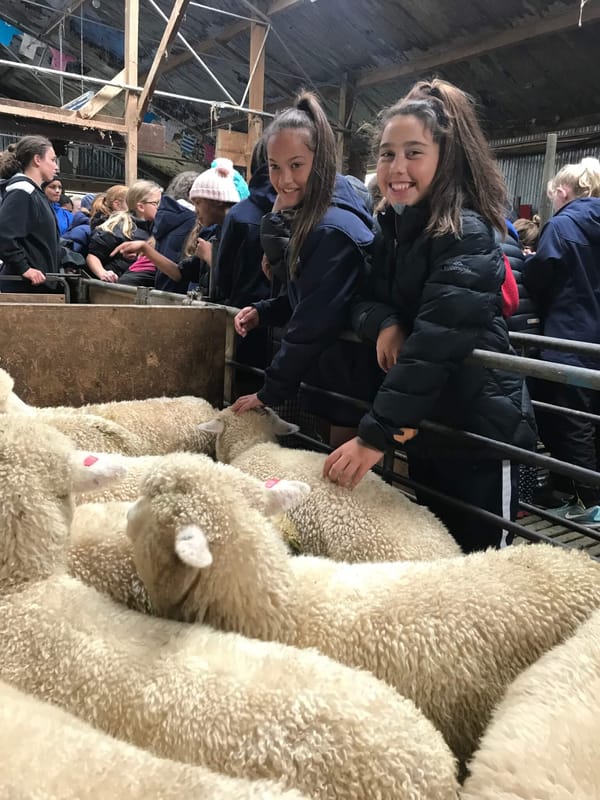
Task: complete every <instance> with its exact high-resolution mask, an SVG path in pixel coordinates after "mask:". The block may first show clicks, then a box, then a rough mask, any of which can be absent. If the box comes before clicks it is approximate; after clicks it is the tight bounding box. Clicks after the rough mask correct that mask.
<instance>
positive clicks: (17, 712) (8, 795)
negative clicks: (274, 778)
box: [0, 683, 302, 800]
mask: <svg viewBox="0 0 600 800" xmlns="http://www.w3.org/2000/svg"><path fill="white" fill-rule="evenodd" d="M0 797H2V798H4V800H115V798H118V800H147V798H152V800H186V798H187V800H193V799H194V798H200V797H202V799H203V800H223V798H227V800H302V795H300V794H299V793H298V792H295V791H293V790H292V791H288V792H286V791H283V790H282V789H281V788H278V787H277V786H276V785H275V784H274V783H271V782H267V781H255V782H252V781H245V780H240V779H239V778H227V777H225V776H224V775H219V774H218V773H216V772H211V771H210V770H207V769H206V768H204V767H192V766H190V765H188V764H180V763H177V762H175V761H168V760H166V759H160V758H156V757H154V756H152V755H150V754H149V753H147V752H146V751H145V750H140V749H138V748H137V747H133V746H132V745H129V744H125V743H124V742H120V741H118V740H117V739H113V738H112V737H111V736H107V735H106V734H104V733H100V731H97V730H94V729H93V728H92V727H91V726H89V725H87V724H86V723H85V722H82V721H81V720H79V719H77V718H76V717H74V716H72V715H71V714H67V713H66V712H65V711H63V710H62V709H60V708H56V707H55V706H52V705H50V703H42V702H40V701H39V700H36V699H35V698H33V697H30V696H29V695H25V694H23V693H22V692H19V691H17V690H16V689H14V688H13V687H11V686H8V685H7V684H5V683H0Z"/></svg>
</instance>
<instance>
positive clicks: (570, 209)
mask: <svg viewBox="0 0 600 800" xmlns="http://www.w3.org/2000/svg"><path fill="white" fill-rule="evenodd" d="M553 219H556V220H557V222H559V223H560V225H561V230H562V229H563V228H564V227H566V228H567V229H568V228H569V227H570V225H574V226H575V228H576V230H574V231H573V233H574V234H576V233H577V230H578V231H580V232H581V233H583V235H584V236H585V238H586V239H587V240H588V242H589V243H590V244H595V245H598V244H600V198H599V197H582V198H580V199H579V200H572V201H571V202H570V203H567V205H566V206H563V207H562V208H561V209H559V210H558V211H557V212H556V214H555V215H554V217H553ZM569 223H570V225H569ZM565 234H566V235H565ZM563 235H565V238H570V237H569V234H568V230H566V231H565V233H564V234H563Z"/></svg>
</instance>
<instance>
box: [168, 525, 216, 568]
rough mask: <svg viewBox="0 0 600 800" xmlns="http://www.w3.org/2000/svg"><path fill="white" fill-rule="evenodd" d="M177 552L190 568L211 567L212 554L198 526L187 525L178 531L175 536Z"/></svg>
mask: <svg viewBox="0 0 600 800" xmlns="http://www.w3.org/2000/svg"><path fill="white" fill-rule="evenodd" d="M175 552H176V553H177V555H178V556H179V558H180V559H181V561H183V563H184V564H187V565H188V566H190V567H198V569H202V567H210V565H211V564H212V560H213V558H212V553H211V552H210V550H209V547H208V542H207V541H206V536H205V535H204V534H203V533H202V531H201V530H200V528H199V527H198V526H197V525H186V526H185V528H181V529H180V530H178V531H177V535H176V536H175Z"/></svg>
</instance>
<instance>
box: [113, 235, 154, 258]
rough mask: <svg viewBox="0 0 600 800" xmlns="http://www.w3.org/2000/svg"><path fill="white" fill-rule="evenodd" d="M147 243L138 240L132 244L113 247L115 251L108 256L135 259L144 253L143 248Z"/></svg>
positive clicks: (124, 243) (127, 243)
mask: <svg viewBox="0 0 600 800" xmlns="http://www.w3.org/2000/svg"><path fill="white" fill-rule="evenodd" d="M146 244H147V242H145V241H140V240H139V239H134V240H133V241H132V242H123V243H122V244H120V245H118V247H115V249H114V250H113V251H112V253H111V254H110V257H111V258H112V257H113V256H116V255H121V256H123V258H131V259H136V258H137V257H138V256H139V255H141V254H142V253H143V252H144V248H145V246H146Z"/></svg>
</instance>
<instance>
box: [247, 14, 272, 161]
mask: <svg viewBox="0 0 600 800" xmlns="http://www.w3.org/2000/svg"><path fill="white" fill-rule="evenodd" d="M266 34H267V29H266V28H265V26H264V25H259V24H258V23H256V22H253V23H252V27H251V29H250V64H249V69H250V76H251V77H250V86H249V92H248V105H249V106H250V108H254V109H256V111H262V110H263V107H264V100H265V47H264V44H265V36H266ZM262 132H263V123H262V117H260V116H259V115H258V114H248V152H247V157H246V162H247V165H248V176H250V159H251V155H252V150H253V149H254V145H255V144H256V142H257V141H258V140H259V139H260V137H261V136H262Z"/></svg>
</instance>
